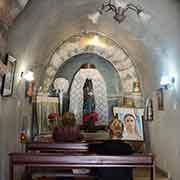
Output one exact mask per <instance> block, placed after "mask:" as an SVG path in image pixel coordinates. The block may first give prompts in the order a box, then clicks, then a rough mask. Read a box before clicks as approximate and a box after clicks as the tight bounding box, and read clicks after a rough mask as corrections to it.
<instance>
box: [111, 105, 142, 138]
mask: <svg viewBox="0 0 180 180" xmlns="http://www.w3.org/2000/svg"><path fill="white" fill-rule="evenodd" d="M113 113H114V115H116V116H118V119H119V121H121V122H122V123H123V125H124V129H123V135H122V140H128V141H144V125H143V117H144V109H143V108H124V107H114V108H113Z"/></svg>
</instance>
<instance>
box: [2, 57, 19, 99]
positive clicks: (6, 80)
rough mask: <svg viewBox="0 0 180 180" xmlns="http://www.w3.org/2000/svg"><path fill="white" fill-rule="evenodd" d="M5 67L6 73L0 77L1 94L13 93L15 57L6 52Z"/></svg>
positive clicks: (9, 94)
mask: <svg viewBox="0 0 180 180" xmlns="http://www.w3.org/2000/svg"><path fill="white" fill-rule="evenodd" d="M5 64H6V67H7V70H6V74H5V75H4V76H3V78H2V85H1V95H2V96H11V95H12V93H13V83H14V73H15V68H16V59H15V58H14V57H12V56H11V55H9V54H7V56H6V59H5Z"/></svg>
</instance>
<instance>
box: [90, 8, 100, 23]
mask: <svg viewBox="0 0 180 180" xmlns="http://www.w3.org/2000/svg"><path fill="white" fill-rule="evenodd" d="M100 15H101V14H100V12H99V11H97V12H95V13H93V14H88V19H89V20H91V21H92V23H93V24H97V23H98V20H99V17H100Z"/></svg>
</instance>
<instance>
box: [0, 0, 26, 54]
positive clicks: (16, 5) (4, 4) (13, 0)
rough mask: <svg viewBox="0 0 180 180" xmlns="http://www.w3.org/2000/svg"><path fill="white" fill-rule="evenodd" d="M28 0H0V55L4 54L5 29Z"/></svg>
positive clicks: (6, 29)
mask: <svg viewBox="0 0 180 180" xmlns="http://www.w3.org/2000/svg"><path fill="white" fill-rule="evenodd" d="M27 2H28V0H1V1H0V57H1V56H3V55H4V54H5V51H6V50H5V49H6V47H7V36H8V35H7V31H8V29H9V28H10V27H11V25H12V24H13V21H14V20H15V18H16V17H17V15H18V14H19V13H20V12H21V11H22V10H23V8H24V7H25V5H26V4H27Z"/></svg>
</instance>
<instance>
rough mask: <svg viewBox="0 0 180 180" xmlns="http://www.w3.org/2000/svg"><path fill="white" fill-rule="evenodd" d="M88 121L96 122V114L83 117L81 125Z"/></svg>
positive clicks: (92, 113)
mask: <svg viewBox="0 0 180 180" xmlns="http://www.w3.org/2000/svg"><path fill="white" fill-rule="evenodd" d="M90 120H93V121H94V122H95V121H97V120H98V113H97V112H91V113H90V114H87V115H85V116H83V123H87V122H88V121H90Z"/></svg>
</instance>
